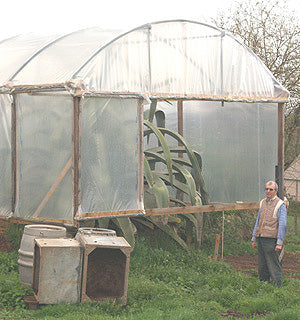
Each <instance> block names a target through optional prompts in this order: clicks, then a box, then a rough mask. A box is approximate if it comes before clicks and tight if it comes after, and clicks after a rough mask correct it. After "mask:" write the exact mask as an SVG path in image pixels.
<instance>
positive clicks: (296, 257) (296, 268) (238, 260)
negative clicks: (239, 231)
mask: <svg viewBox="0 0 300 320" xmlns="http://www.w3.org/2000/svg"><path fill="white" fill-rule="evenodd" d="M224 261H225V262H227V263H229V264H231V265H232V266H233V267H234V269H236V270H237V271H241V272H245V273H248V274H255V273H256V274H257V267H258V266H257V255H251V254H243V255H239V256H235V257H224ZM282 272H283V274H285V275H286V276H288V277H292V278H296V279H300V252H299V251H297V252H285V253H284V256H283V260H282Z"/></svg>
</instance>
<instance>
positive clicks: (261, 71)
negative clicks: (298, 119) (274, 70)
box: [77, 21, 288, 100]
mask: <svg viewBox="0 0 300 320" xmlns="http://www.w3.org/2000/svg"><path fill="white" fill-rule="evenodd" d="M77 77H79V78H81V79H83V80H84V81H85V82H86V83H87V84H88V87H89V88H90V89H92V90H101V91H130V92H150V93H152V94H166V95H178V96H184V95H188V96H207V97H210V98H220V97H222V98H224V99H245V100H247V99H252V100H255V99H256V100H259V99H260V100H268V99H270V100H272V99H283V100H284V99H287V98H288V92H287V91H286V90H285V89H284V88H283V87H282V86H281V85H280V84H279V83H278V82H277V81H276V79H275V78H274V77H273V76H272V74H271V73H270V71H269V70H268V69H267V68H266V67H265V66H264V65H263V63H262V62H261V61H260V60H259V59H258V58H257V56H256V55H255V54H254V53H253V52H251V51H250V50H249V49H247V48H246V47H245V46H243V45H242V44H241V43H239V42H238V41H237V40H236V39H234V38H233V37H232V36H230V35H227V34H226V33H225V32H223V31H220V30H218V29H217V28H214V27H211V26H208V25H204V24H200V23H194V22H187V21H170V22H160V23H153V24H149V25H145V26H143V27H141V28H137V29H135V30H133V31H131V32H130V33H128V34H126V35H124V36H122V37H120V38H118V39H117V40H115V41H113V42H112V43H110V45H108V46H107V47H105V48H104V49H103V50H101V51H99V52H98V54H97V55H96V56H95V58H94V59H92V60H91V61H90V62H89V63H87V64H86V66H85V67H84V68H83V69H82V70H81V71H80V72H79V73H78V74H77Z"/></svg>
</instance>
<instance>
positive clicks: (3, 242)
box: [0, 233, 13, 252]
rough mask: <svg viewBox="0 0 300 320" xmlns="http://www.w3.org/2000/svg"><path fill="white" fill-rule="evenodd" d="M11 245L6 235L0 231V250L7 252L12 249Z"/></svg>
mask: <svg viewBox="0 0 300 320" xmlns="http://www.w3.org/2000/svg"><path fill="white" fill-rule="evenodd" d="M12 250H13V247H12V245H11V244H10V242H9V241H8V239H7V237H6V235H5V234H3V233H0V251H1V252H9V251H12Z"/></svg>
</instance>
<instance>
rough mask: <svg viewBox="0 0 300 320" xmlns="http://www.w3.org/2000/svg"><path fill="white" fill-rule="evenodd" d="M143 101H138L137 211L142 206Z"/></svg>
mask: <svg viewBox="0 0 300 320" xmlns="http://www.w3.org/2000/svg"><path fill="white" fill-rule="evenodd" d="M143 113H144V109H143V99H139V100H138V198H139V209H141V210H142V209H143V206H144V201H143V199H144V152H143V150H144V147H143V141H144V139H143V137H144V132H143V121H144V119H143Z"/></svg>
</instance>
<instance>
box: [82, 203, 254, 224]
mask: <svg viewBox="0 0 300 320" xmlns="http://www.w3.org/2000/svg"><path fill="white" fill-rule="evenodd" d="M258 209H259V203H257V202H251V203H210V204H208V205H204V206H188V207H172V208H156V209H146V210H144V211H141V210H124V211H104V212H85V213H80V214H78V216H77V217H76V219H77V220H83V219H87V218H90V219H96V218H102V217H108V218H109V217H117V216H152V217H153V216H164V215H169V214H185V213H199V212H203V213H205V212H223V211H236V210H258Z"/></svg>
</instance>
